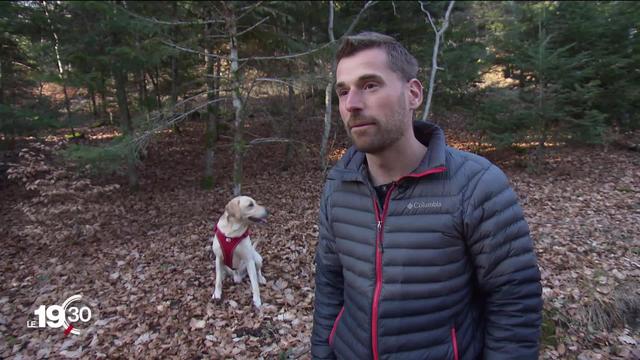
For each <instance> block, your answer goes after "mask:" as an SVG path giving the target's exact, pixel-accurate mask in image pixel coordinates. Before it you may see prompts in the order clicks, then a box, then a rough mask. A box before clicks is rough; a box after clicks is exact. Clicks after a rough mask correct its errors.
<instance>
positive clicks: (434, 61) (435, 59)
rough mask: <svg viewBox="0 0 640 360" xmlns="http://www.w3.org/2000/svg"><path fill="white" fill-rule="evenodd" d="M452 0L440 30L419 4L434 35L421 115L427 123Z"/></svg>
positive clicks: (421, 4) (422, 5)
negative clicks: (425, 101) (427, 86)
mask: <svg viewBox="0 0 640 360" xmlns="http://www.w3.org/2000/svg"><path fill="white" fill-rule="evenodd" d="M454 3H455V1H454V0H452V1H451V2H449V8H448V9H447V13H446V14H445V16H444V23H443V24H442V28H441V29H440V30H438V28H436V25H435V24H434V22H433V19H432V18H431V14H430V13H429V12H428V11H427V10H426V9H425V8H424V4H423V3H422V2H420V6H421V8H422V12H424V13H425V14H426V15H427V17H428V18H429V22H430V23H431V27H433V31H434V32H435V33H436V39H435V42H434V45H433V56H431V74H430V77H429V92H428V94H427V103H426V104H425V106H424V112H423V113H422V121H427V117H428V116H429V111H431V99H432V98H433V90H434V88H435V83H436V72H437V71H438V69H439V68H438V52H439V49H440V41H441V40H442V38H443V36H444V32H445V31H446V30H447V28H448V27H449V15H451V10H452V9H453V4H454Z"/></svg>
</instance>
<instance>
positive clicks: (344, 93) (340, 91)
mask: <svg viewBox="0 0 640 360" xmlns="http://www.w3.org/2000/svg"><path fill="white" fill-rule="evenodd" d="M347 93H349V92H348V91H347V90H338V96H340V97H342V96H345V95H347Z"/></svg>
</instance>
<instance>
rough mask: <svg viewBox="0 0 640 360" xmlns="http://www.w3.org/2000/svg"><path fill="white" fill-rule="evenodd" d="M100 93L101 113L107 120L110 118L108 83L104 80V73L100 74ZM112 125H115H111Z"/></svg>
mask: <svg viewBox="0 0 640 360" xmlns="http://www.w3.org/2000/svg"><path fill="white" fill-rule="evenodd" d="M98 93H99V94H100V108H101V109H100V112H101V113H102V115H103V116H105V117H106V118H109V113H108V111H107V82H106V80H105V78H104V73H102V72H100V83H99V84H98ZM110 125H113V123H111V124H110Z"/></svg>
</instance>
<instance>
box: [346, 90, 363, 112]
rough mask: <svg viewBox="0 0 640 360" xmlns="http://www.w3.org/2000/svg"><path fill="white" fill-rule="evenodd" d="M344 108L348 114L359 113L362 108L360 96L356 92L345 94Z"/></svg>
mask: <svg viewBox="0 0 640 360" xmlns="http://www.w3.org/2000/svg"><path fill="white" fill-rule="evenodd" d="M345 101H346V103H345V108H346V109H347V111H348V112H354V111H360V110H362V107H363V102H362V96H361V95H360V93H359V92H358V91H349V94H347V98H346V100H345Z"/></svg>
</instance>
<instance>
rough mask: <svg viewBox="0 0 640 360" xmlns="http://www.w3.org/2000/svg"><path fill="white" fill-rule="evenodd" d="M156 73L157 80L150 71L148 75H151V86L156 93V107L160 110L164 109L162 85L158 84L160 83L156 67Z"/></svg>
mask: <svg viewBox="0 0 640 360" xmlns="http://www.w3.org/2000/svg"><path fill="white" fill-rule="evenodd" d="M155 73H156V76H157V77H155V78H154V76H153V74H152V73H151V72H150V71H149V72H147V75H149V79H151V84H152V85H153V91H154V92H155V93H156V105H157V107H158V110H160V109H162V100H161V99H160V85H159V84H158V83H159V82H160V75H159V71H158V67H156V69H155Z"/></svg>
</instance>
